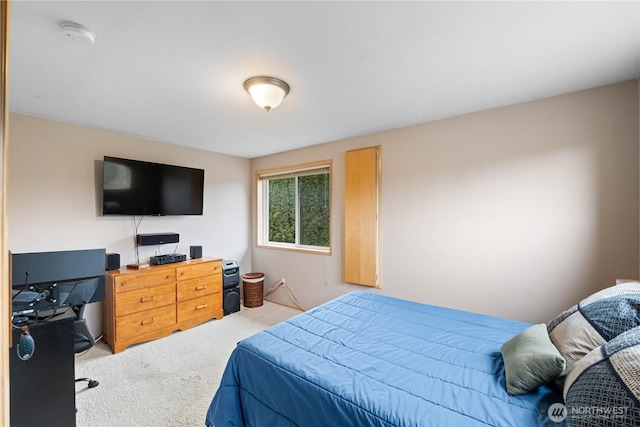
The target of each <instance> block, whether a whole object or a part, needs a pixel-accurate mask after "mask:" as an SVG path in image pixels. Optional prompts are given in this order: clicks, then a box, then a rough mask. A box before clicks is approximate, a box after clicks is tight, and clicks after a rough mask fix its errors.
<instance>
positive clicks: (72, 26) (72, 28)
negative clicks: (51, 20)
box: [60, 21, 96, 44]
mask: <svg viewBox="0 0 640 427" xmlns="http://www.w3.org/2000/svg"><path fill="white" fill-rule="evenodd" d="M60 27H61V28H62V32H63V33H64V35H65V36H67V37H69V38H70V39H71V40H73V41H74V42H77V43H80V44H93V43H94V42H95V41H96V34H95V33H94V32H93V31H91V30H90V29H88V28H87V27H85V26H84V25H80V24H77V23H75V22H68V21H65V22H62V23H61V24H60Z"/></svg>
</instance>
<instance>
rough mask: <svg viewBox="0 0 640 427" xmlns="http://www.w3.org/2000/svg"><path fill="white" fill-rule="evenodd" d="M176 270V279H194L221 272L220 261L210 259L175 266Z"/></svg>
mask: <svg viewBox="0 0 640 427" xmlns="http://www.w3.org/2000/svg"><path fill="white" fill-rule="evenodd" d="M176 271H177V279H178V280H189V279H195V278H197V277H203V276H211V275H213V274H222V263H221V262H220V261H212V262H200V263H197V264H187V265H182V266H180V267H178V268H176Z"/></svg>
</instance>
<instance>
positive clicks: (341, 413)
mask: <svg viewBox="0 0 640 427" xmlns="http://www.w3.org/2000/svg"><path fill="white" fill-rule="evenodd" d="M528 326H530V325H529V324H528V323H523V322H517V321H514V320H507V319H501V318H497V317H491V316H486V315H480V314H475V313H470V312H465V311H459V310H452V309H448V308H443V307H437V306H430V305H425V304H420V303H415V302H410V301H405V300H400V299H395V298H390V297H385V296H381V295H379V294H374V293H368V292H354V293H350V294H347V295H344V296H342V297H340V298H337V299H335V300H333V301H330V302H328V303H326V304H323V305H321V306H319V307H317V308H315V309H312V310H310V311H307V312H305V313H303V314H300V315H298V316H295V317H293V318H291V319H289V320H287V321H285V322H282V323H280V324H278V325H275V326H273V327H271V328H269V329H267V330H265V331H263V332H260V333H258V334H256V335H254V336H252V337H250V338H248V339H246V340H243V341H241V342H240V343H239V344H238V346H237V348H236V349H235V350H234V352H233V354H232V355H231V357H230V359H229V362H228V364H227V367H226V369H225V372H224V374H223V377H222V381H221V384H220V387H219V389H218V390H217V392H216V394H215V396H214V398H213V401H212V403H211V406H210V408H209V411H208V413H207V417H206V425H207V426H208V427H227V426H229V427H231V426H270V427H271V426H311V427H313V426H318V427H328V426H455V427H463V426H509V427H511V426H514V427H515V426H518V427H527V426H531V427H534V426H535V427H538V426H554V427H560V426H563V425H564V423H555V422H553V421H552V420H551V419H550V418H549V416H548V410H549V407H550V406H551V405H552V404H553V403H557V402H562V398H561V396H560V395H559V394H556V393H555V392H554V391H552V390H551V389H549V388H547V387H541V388H540V389H539V390H538V391H537V392H534V393H529V394H526V395H521V396H509V395H508V394H507V392H506V389H505V375H504V365H503V361H502V356H501V353H500V347H501V346H502V344H503V343H504V342H505V341H507V340H508V339H510V338H511V337H513V336H514V335H516V334H517V333H519V332H520V331H522V330H523V329H525V328H526V327H528Z"/></svg>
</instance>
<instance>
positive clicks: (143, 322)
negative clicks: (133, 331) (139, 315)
mask: <svg viewBox="0 0 640 427" xmlns="http://www.w3.org/2000/svg"><path fill="white" fill-rule="evenodd" d="M155 321H156V319H154V318H153V317H152V318H151V319H150V320H143V321H142V322H140V324H141V325H142V326H144V325H146V324H148V323H153V322H155Z"/></svg>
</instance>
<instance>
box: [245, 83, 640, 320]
mask: <svg viewBox="0 0 640 427" xmlns="http://www.w3.org/2000/svg"><path fill="white" fill-rule="evenodd" d="M638 96H639V95H638V88H637V82H636V81H631V82H626V83H621V84H615V85H610V86H606V87H602V88H596V89H592V90H586V91H581V92H577V93H572V94H568V95H563V96H558V97H554V98H549V99H543V100H539V101H535V102H529V103H524V104H519V105H514V106H509V107H505V108H499V109H494V110H489V111H484V112H479V113H474V114H469V115H465V116H461V117H456V118H452V119H448V120H442V121H437V122H432V123H427V124H423V125H420V126H413V127H409V128H403V129H398V130H391V131H388V132H382V133H377V134H374V135H369V136H365V137H360V138H353V139H347V140H343V141H338V142H333V143H328V144H323V145H318V146H314V147H310V148H307V149H302V150H296V151H291V152H286V153H282V154H277V155H272V156H267V157H262V158H258V159H254V160H253V162H252V169H253V170H254V171H255V170H260V169H268V168H272V167H279V166H284V165H291V164H295V163H304V162H309V161H315V160H320V159H326V158H331V159H333V162H334V163H333V170H334V175H333V189H332V190H333V198H332V202H333V208H332V215H333V223H332V239H333V254H332V255H331V256H322V255H309V254H299V253H291V252H285V251H278V250H273V249H262V248H260V249H259V248H256V247H255V246H254V247H253V249H252V252H253V255H252V267H253V269H254V271H261V272H264V273H265V274H266V281H265V285H266V286H267V287H269V286H271V285H272V284H273V283H274V282H275V281H277V280H278V279H280V278H281V277H284V278H285V279H286V282H287V285H288V286H289V287H290V289H291V290H292V292H293V293H294V294H295V296H296V297H297V298H298V300H299V301H300V303H301V305H302V306H303V307H305V308H310V307H313V306H315V305H318V304H320V303H322V302H324V301H327V300H329V299H330V298H333V297H335V296H338V295H341V294H344V293H346V292H348V291H352V290H368V288H364V287H359V286H355V285H348V284H345V283H343V279H342V275H343V273H342V272H343V265H342V262H343V261H342V255H343V253H342V248H341V242H342V239H343V233H342V228H343V225H342V224H343V213H342V210H343V203H342V199H343V185H344V179H343V168H344V162H343V160H344V152H345V151H346V150H350V149H354V148H358V147H366V146H373V145H381V146H382V183H383V184H382V201H383V208H382V220H383V237H382V252H383V253H382V259H383V262H382V283H383V285H382V290H379V291H378V290H373V292H381V293H384V294H387V295H391V296H396V297H400V298H407V299H413V300H417V301H422V302H425V303H431V304H438V305H444V306H450V307H456V308H460V309H465V310H472V311H478V312H483V313H489V314H493V315H498V316H504V317H510V318H515V319H521V320H525V321H531V322H542V321H546V320H548V319H549V318H550V317H552V316H553V315H555V314H557V313H558V312H559V311H561V310H564V309H566V308H568V307H569V306H571V305H573V304H575V303H576V302H577V301H578V300H579V299H581V298H582V297H584V296H586V295H588V294H589V293H591V292H593V291H595V290H597V289H601V288H604V287H606V286H609V285H613V284H614V283H615V279H616V278H619V277H636V276H637V274H638V270H639V257H640V253H639V249H638V246H639V239H638V236H639V233H640V231H639V206H638V205H639V191H640V190H639V168H638V161H639V136H638V120H639V118H638ZM253 187H254V188H253V191H255V183H253ZM252 197H254V196H253V195H252ZM254 210H255V202H254ZM253 215H254V216H255V213H254V214H253ZM254 223H255V222H254V221H252V224H254ZM252 232H253V235H254V239H255V228H254V229H253V231H252ZM273 298H274V300H276V301H279V302H282V303H284V304H289V305H290V304H291V301H290V299H289V297H288V296H287V294H286V293H285V292H284V291H282V292H281V291H279V292H278V293H277V294H276V295H274V296H273Z"/></svg>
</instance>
